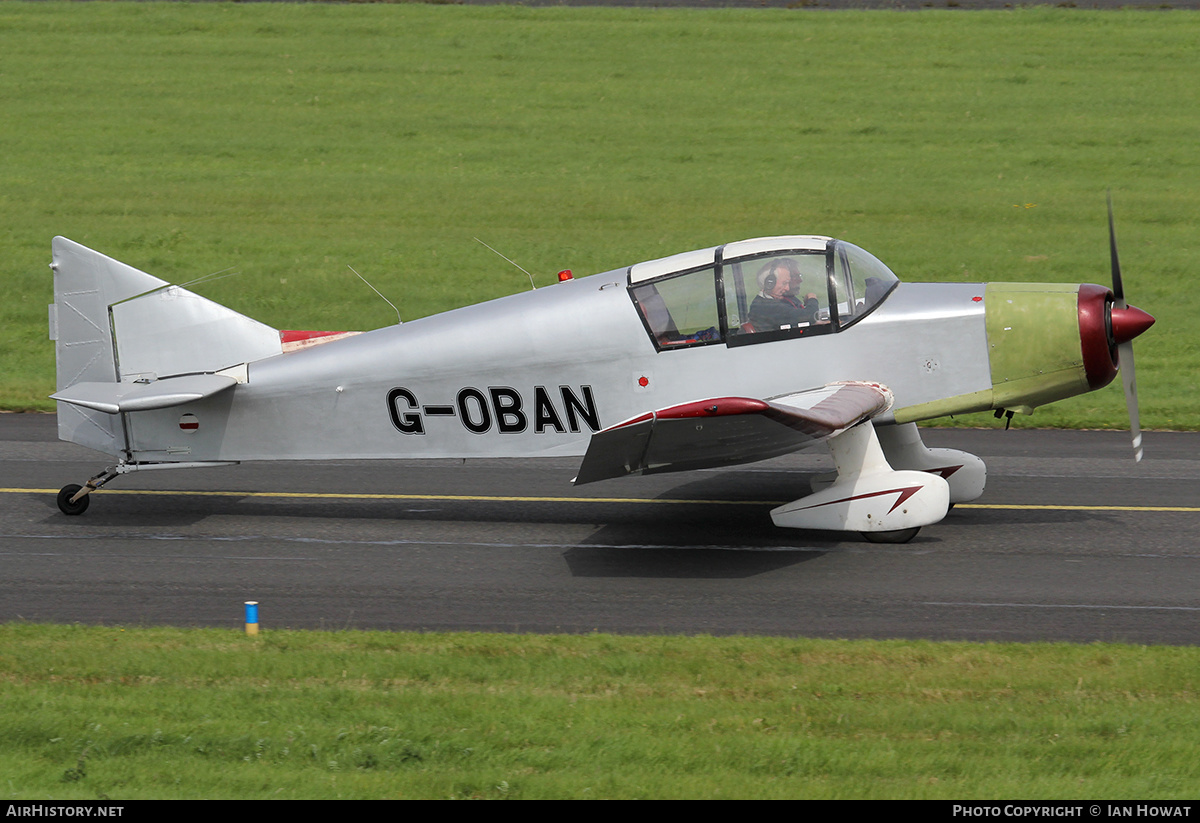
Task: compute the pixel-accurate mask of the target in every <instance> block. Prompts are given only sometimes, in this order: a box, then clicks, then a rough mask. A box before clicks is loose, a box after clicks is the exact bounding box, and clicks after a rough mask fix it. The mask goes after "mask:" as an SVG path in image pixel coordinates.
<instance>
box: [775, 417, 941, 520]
mask: <svg viewBox="0 0 1200 823" xmlns="http://www.w3.org/2000/svg"><path fill="white" fill-rule="evenodd" d="M828 444H829V451H830V454H832V455H833V462H834V464H835V465H836V466H837V474H836V475H835V476H834V482H833V483H832V484H830V485H828V486H825V487H824V488H821V489H819V490H818V491H815V492H814V493H813V494H810V495H809V496H807V497H802V498H800V499H799V500H793V501H792V502H791V503H787V504H785V505H783V506H780V507H778V508H776V509H773V510H772V511H771V519H772V520H774V521H775V525H776V526H784V527H788V528H795V529H828V530H831V531H848V532H849V531H854V532H862V534H863V537H864V538H865V539H867V540H870V541H871V542H873V543H904V542H907V541H909V540H912V538H913V537H915V536H916V534H917V531H918V530H919V529H920V528H921V527H922V526H927V525H929V524H930V523H936V522H938V521H939V520H941V519H942V518H943V517H945V516H946V510H947V508H948V507H949V505H950V487H949V485H948V484H947V483H946V481H945V480H943V479H942V478H941V477H939V476H938V475H935V474H929V473H927V472H922V471H896V470H895V469H893V468H892V466H891V465H889V464H888V461H887V459H886V458H885V457H884V453H883V449H882V448H881V447H880V445H879V438H878V437H877V436H876V434H875V428H874V425H873V424H872V423H871V422H870V421H866V422H864V423H860V424H859V425H857V426H854V427H853V428H850V429H847V430H846V431H844V432H842V433H841V434H839V435H836V436H835V437H832V438H830V440H829V441H828Z"/></svg>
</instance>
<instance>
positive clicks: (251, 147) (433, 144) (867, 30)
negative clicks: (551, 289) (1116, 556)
mask: <svg viewBox="0 0 1200 823" xmlns="http://www.w3.org/2000/svg"><path fill="white" fill-rule="evenodd" d="M1198 76H1200V17H1197V16H1196V15H1194V14H1191V13H1187V12H1156V13H1147V12H1116V11H1114V12H1085V11H1078V10H1056V9H1044V8H1039V9H1017V10H1011V11H1004V12H975V13H970V14H962V13H954V12H934V11H930V12H920V13H891V12H882V11H881V12H837V13H806V12H803V11H795V10H785V9H762V10H734V9H728V10H725V9H716V10H686V9H683V10H678V9H677V10H666V9H601V8H592V9H582V8H574V9H571V8H544V9H527V8H520V7H502V6H501V7H460V6H426V5H365V6H364V5H324V4H321V5H316V4H275V3H268V4H222V3H217V4H213V3H200V4H188V3H57V2H45V3H26V2H0V105H2V106H3V117H2V118H0V260H2V263H0V277H3V282H4V286H5V289H6V291H7V293H8V299H6V300H5V301H3V302H2V303H0V352H2V354H0V357H2V358H3V363H2V368H3V374H4V379H3V381H2V382H3V384H4V385H3V386H2V387H0V408H8V409H47V408H49V407H50V403H49V401H47V400H46V395H47V394H49V393H50V392H51V391H52V390H53V355H52V350H51V345H50V344H49V343H48V342H47V340H46V332H45V327H46V319H45V318H46V310H45V305H46V304H47V303H48V302H50V299H51V293H50V276H49V272H48V270H47V268H46V263H47V262H48V260H49V241H50V238H51V237H52V236H53V235H55V234H62V235H65V236H68V237H71V238H72V239H75V240H77V241H80V242H82V243H85V244H88V245H91V246H93V247H95V248H97V249H99V250H101V251H104V252H105V253H107V254H110V255H111V256H114V257H117V258H119V259H122V260H125V261H127V262H129V263H131V264H133V265H136V266H138V267H139V268H142V269H145V270H147V271H149V272H151V273H153V274H157V275H159V276H161V277H164V278H166V279H169V280H172V281H175V282H187V281H190V280H193V279H195V278H197V277H201V276H204V275H207V274H210V273H213V272H218V271H225V270H231V271H235V272H238V273H240V274H239V276H236V277H229V278H225V279H221V280H217V281H215V282H212V283H211V284H207V285H205V286H203V287H201V288H200V290H201V291H202V292H203V293H205V294H206V295H207V296H209V297H212V298H213V299H216V300H218V301H220V302H223V303H226V304H228V305H230V306H232V307H234V308H236V309H238V310H239V311H242V312H244V313H246V314H249V315H251V316H253V317H256V318H258V319H261V320H263V321H264V322H267V323H270V324H272V325H275V326H279V327H284V328H372V327H376V326H380V325H385V324H387V323H389V322H392V318H393V317H394V315H392V312H391V310H390V309H389V308H388V307H387V306H386V305H385V304H384V303H383V302H382V301H380V300H379V299H378V298H376V297H375V296H374V295H373V294H372V293H371V292H370V291H369V290H368V289H367V288H366V287H365V286H363V285H362V284H360V283H359V282H358V281H357V279H355V278H354V276H353V275H352V274H351V273H350V272H349V270H348V269H347V265H353V266H354V267H355V268H356V269H357V270H359V271H360V272H362V273H363V274H364V275H366V276H367V277H368V278H369V279H370V280H371V281H372V282H373V283H374V284H375V285H376V286H377V287H379V288H380V289H381V290H382V291H383V292H384V293H385V294H387V295H388V296H389V297H390V298H391V299H392V300H393V301H394V302H396V303H398V304H399V306H400V308H401V311H402V313H403V315H404V317H405V318H407V319H411V318H413V317H417V316H421V315H425V314H429V313H432V312H436V311H441V310H445V309H450V308H454V307H456V306H459V305H463V304H467V303H472V302H477V301H478V300H480V299H484V298H489V297H493V296H498V295H501V294H505V293H510V292H513V291H518V290H521V289H522V288H525V287H526V286H527V283H526V281H525V276H524V275H523V274H522V273H521V272H519V271H517V270H516V269H514V268H512V267H511V266H509V265H508V264H506V263H504V262H503V261H501V260H500V259H499V258H497V257H495V256H494V255H492V254H491V253H490V252H488V251H487V250H486V249H484V248H483V247H482V246H480V245H479V244H477V243H475V242H474V241H473V240H472V238H473V237H479V238H481V239H483V240H485V241H487V242H488V243H490V244H491V245H493V246H496V247H497V248H499V249H500V250H502V251H503V252H504V253H505V254H507V255H508V256H510V257H513V258H514V259H515V260H517V261H518V262H519V263H521V264H522V265H523V266H525V267H526V268H528V269H530V270H532V271H534V272H536V273H537V274H538V275H539V277H540V278H541V282H543V283H544V282H548V280H549V279H550V278H551V277H552V275H553V272H555V271H557V270H558V269H560V268H566V267H570V268H572V269H574V270H575V272H576V273H577V274H583V273H591V272H596V271H603V270H606V269H610V268H615V267H617V266H622V265H626V264H629V263H631V262H636V261H639V260H643V259H648V258H652V257H656V256H661V255H664V254H668V253H672V252H675V251H680V250H685V249H689V248H695V247H700V246H704V245H711V244H715V243H719V242H724V241H728V240H733V239H738V238H742V237H748V236H759V235H764V234H775V233H809V232H811V233H825V234H832V235H835V236H840V237H844V238H846V239H848V240H851V241H853V242H855V243H858V244H859V245H862V246H864V247H865V248H867V249H869V250H871V251H873V252H875V253H876V254H877V255H878V256H879V257H881V258H882V259H883V260H885V262H888V263H889V264H890V265H891V266H892V267H893V268H894V269H895V270H896V271H897V273H898V274H900V275H901V277H903V278H906V279H913V280H925V279H931V280H960V279H966V280H988V279H996V280H1028V281H1068V282H1101V283H1103V282H1106V281H1107V278H1108V260H1107V246H1106V244H1107V238H1106V229H1105V222H1104V192H1105V190H1106V189H1108V188H1111V189H1112V190H1113V194H1114V199H1115V201H1116V208H1117V218H1118V235H1119V238H1120V240H1121V244H1122V246H1121V248H1122V255H1123V263H1124V267H1125V272H1126V288H1127V292H1128V294H1129V295H1130V297H1131V299H1132V300H1133V302H1135V303H1137V304H1138V305H1140V306H1142V307H1143V308H1145V309H1147V310H1148V311H1150V312H1151V313H1152V314H1154V315H1156V316H1157V317H1158V321H1159V322H1158V325H1157V326H1156V327H1155V328H1154V329H1153V330H1152V331H1151V332H1150V333H1148V334H1147V335H1145V336H1144V337H1143V338H1142V339H1141V340H1139V341H1138V343H1139V349H1138V376H1139V383H1140V388H1141V396H1142V416H1143V422H1144V424H1146V425H1147V426H1148V427H1158V428H1192V429H1194V428H1197V427H1200V413H1198V412H1197V410H1196V407H1195V404H1194V403H1192V402H1191V395H1192V384H1193V383H1194V379H1195V375H1196V373H1197V372H1198V370H1200V341H1198V336H1197V334H1196V332H1195V328H1194V325H1193V318H1194V317H1195V316H1196V315H1197V313H1198V312H1200V296H1198V292H1197V290H1196V289H1194V288H1191V284H1192V282H1193V281H1194V275H1193V274H1192V269H1193V267H1194V264H1195V259H1196V252H1197V244H1196V234H1195V226H1196V224H1197V218H1198V217H1200V180H1198V174H1197V170H1198V168H1200V143H1198V142H1197V141H1196V139H1195V135H1196V134H1197V133H1198V132H1200V84H1197V83H1196V82H1195V78H1196V77H1198ZM880 356H881V358H886V357H887V356H888V353H887V352H881V353H880ZM847 377H853V375H847ZM1123 416H1124V412H1123V406H1122V400H1121V396H1120V390H1119V388H1116V387H1110V388H1109V389H1107V390H1105V391H1104V392H1101V393H1098V394H1093V395H1089V396H1086V397H1083V398H1077V399H1075V400H1072V401H1068V402H1065V403H1062V404H1060V405H1057V406H1054V407H1049V408H1046V409H1043V410H1039V411H1038V413H1037V414H1036V415H1035V416H1034V417H1033V418H1030V419H1028V420H1020V419H1019V420H1018V421H1017V423H1018V425H1067V426H1094V427H1100V426H1121V425H1123ZM965 422H967V423H972V424H990V422H991V421H990V418H988V417H986V416H984V417H981V416H975V417H973V418H967V419H966V421H965Z"/></svg>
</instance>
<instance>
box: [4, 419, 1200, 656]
mask: <svg viewBox="0 0 1200 823" xmlns="http://www.w3.org/2000/svg"><path fill="white" fill-rule="evenodd" d="M925 437H926V442H927V443H928V444H929V445H931V446H949V447H955V448H964V449H967V450H968V451H972V452H974V453H976V454H979V455H980V456H981V457H983V458H984V460H985V461H986V462H987V464H988V469H989V478H988V488H987V491H986V492H985V494H984V496H983V497H982V498H981V499H980V500H978V501H976V502H975V503H973V504H967V505H960V506H958V507H956V508H955V509H954V511H952V512H951V513H950V515H949V516H948V517H947V518H946V520H944V521H943V522H942V523H940V524H937V525H934V526H928V527H926V528H925V529H923V530H922V532H921V533H920V534H919V535H918V536H917V538H916V539H915V540H913V541H912V542H911V543H908V544H905V545H900V546H878V545H873V544H869V543H865V542H863V541H862V540H861V539H859V538H858V537H856V536H850V537H839V536H837V535H831V534H828V533H821V532H803V531H793V530H787V529H779V528H776V527H775V526H773V525H772V524H771V521H770V518H769V516H768V511H769V510H770V508H772V506H774V505H777V504H778V503H780V502H783V501H786V500H790V499H794V498H795V497H799V496H801V495H803V494H805V493H806V490H807V484H808V478H809V477H810V476H811V475H812V474H813V473H815V472H818V471H823V470H825V469H827V468H828V467H829V466H830V465H831V464H830V462H829V458H828V456H826V455H824V454H817V453H814V454H802V455H793V456H788V457H784V458H778V459H776V460H772V461H768V462H764V463H758V464H754V465H750V466H741V467H735V468H732V469H726V470H720V471H717V470H712V471H700V472H690V473H680V474H667V475H657V476H651V477H638V478H626V479H622V480H612V481H605V482H602V483H596V484H592V485H588V486H582V487H579V488H575V487H573V486H571V484H570V480H571V478H572V477H573V475H574V473H575V469H576V468H577V466H578V461H577V460H574V459H554V460H546V461H535V460H512V461H500V460H468V461H466V462H465V463H463V462H461V461H336V462H328V463H310V462H297V463H273V464H268V463H258V464H249V463H248V464H242V465H240V466H236V467H231V468H222V469H199V470H175V471H160V472H145V473H137V474H132V475H127V476H124V477H122V478H119V479H117V480H115V481H114V482H113V483H112V484H111V485H110V486H109V487H108V488H106V489H105V490H102V491H101V492H99V493H97V494H96V495H95V496H94V498H93V500H92V503H91V506H90V508H89V510H88V511H87V512H86V513H85V514H84V515H82V516H79V517H67V516H64V515H63V514H61V513H60V512H59V511H58V508H57V506H56V504H55V499H54V495H55V492H56V491H57V489H58V488H59V487H61V486H62V485H65V484H66V483H80V482H82V481H83V480H85V479H86V478H87V477H88V476H90V475H92V474H94V473H95V472H96V471H98V470H99V469H101V468H103V466H104V465H105V458H104V457H103V456H102V455H99V454H96V453H94V452H90V451H88V450H86V449H82V448H79V447H76V446H73V445H71V444H66V443H60V442H59V441H58V440H57V439H56V433H55V423H54V418H53V417H52V416H49V415H14V414H5V415H0V470H2V471H3V473H4V477H5V480H4V481H3V483H0V485H2V486H3V487H4V488H2V489H0V564H3V565H2V567H3V569H4V573H3V575H2V576H0V620H6V621H13V620H28V621H37V622H82V623H100V624H122V625H128V624H147V625H154V624H171V625H183V626H229V627H231V628H236V627H239V626H240V625H241V621H242V603H243V602H244V601H247V600H256V601H259V603H260V604H261V605H260V607H259V608H260V612H259V614H260V619H261V621H262V625H263V628H264V630H269V629H270V628H272V627H292V628H324V629H343V628H371V629H413V630H448V629H454V630H482V631H532V632H559V631H561V632H590V631H602V632H619V633H711V634H777V635H795V636H813V637H878V638H885V637H907V638H930V639H965V640H995V641H1027V640H1070V641H1084V642H1086V641H1109V640H1112V641H1127V642H1137V643H1168V644H1189V645H1190V644H1195V643H1197V642H1200V596H1198V587H1200V539H1198V535H1200V434H1198V433H1154V432H1152V433H1148V434H1147V435H1146V455H1147V456H1146V459H1145V460H1144V461H1143V462H1142V463H1140V464H1135V463H1134V462H1133V460H1132V457H1131V452H1130V447H1129V444H1128V435H1127V434H1124V433H1121V432H1071V431H1038V430H1013V431H1008V432H1005V431H1000V430H952V429H951V430H927V431H926V433H925Z"/></svg>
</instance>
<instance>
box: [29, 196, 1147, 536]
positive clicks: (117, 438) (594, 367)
mask: <svg viewBox="0 0 1200 823" xmlns="http://www.w3.org/2000/svg"><path fill="white" fill-rule="evenodd" d="M1109 231H1110V246H1111V254H1112V281H1113V285H1112V289H1111V290H1110V289H1108V288H1105V287H1103V286H1096V285H1077V284H1069V285H1064V284H1032V283H986V284H984V283H957V284H948V283H943V284H923V283H901V282H900V281H899V279H898V278H897V277H896V275H895V274H893V273H892V272H891V270H889V269H888V267H887V266H885V265H884V264H883V263H881V262H880V261H879V260H877V259H876V258H875V257H873V256H872V255H870V254H869V253H867V252H866V251H863V250H862V249H860V248H858V247H857V246H854V245H852V244H850V243H847V242H843V241H840V240H835V239H832V238H829V237H816V236H785V237H762V238H756V239H752V240H742V241H739V242H734V243H727V244H725V245H722V246H714V247H712V248H707V249H700V250H697V251H690V252H685V253H683V254H676V255H674V256H671V257H665V258H662V259H659V260H651V261H648V262H644V263H638V264H636V265H632V266H629V267H627V268H623V269H617V270H615V271H609V272H605V273H603V274H596V275H592V276H589V277H581V278H578V279H573V278H571V277H570V274H569V272H563V273H562V274H561V275H560V281H561V282H559V283H558V284H556V285H553V286H550V287H546V288H541V289H537V290H534V291H529V292H525V293H522V294H516V295H512V296H509V297H505V298H501V299H499V300H494V301H490V302H487V303H483V304H479V305H474V306H468V307H466V308H461V309H456V310H454V311H449V312H446V313H444V314H438V315H434V316H431V317H425V318H422V319H420V320H414V321H412V322H408V323H403V324H398V325H395V326H390V327H386V328H381V329H376V330H375V331H369V332H365V333H353V334H351V333H334V332H294V331H279V330H276V329H273V328H271V327H269V326H266V325H264V324H262V323H258V322H256V321H254V320H251V319H250V318H247V317H244V316H243V315H240V314H238V313H237V312H235V311H233V310H231V309H228V308H226V307H224V306H221V305H219V304H217V303H214V302H212V301H210V300H207V299H205V298H203V297H201V296H199V295H197V294H194V293H193V292H190V291H188V290H187V289H184V288H181V287H179V286H174V285H171V284H169V283H167V282H165V281H163V280H160V279H158V278H156V277H153V276H151V275H149V274H146V273H144V272H141V271H139V270H137V269H135V268H132V267H130V266H127V265H125V264H123V263H119V262H117V261H116V260H113V259H111V258H109V257H106V256H104V255H103V254H100V253H98V252H95V251H92V250H90V249H87V248H85V247H83V246H81V245H79V244H78V243H74V242H72V241H70V240H67V239H65V238H62V237H56V238H55V239H54V242H53V263H52V264H51V268H52V269H53V270H54V303H53V305H51V306H50V330H51V338H52V339H54V340H55V341H56V349H55V351H56V359H57V373H58V385H57V391H56V392H55V394H53V395H52V397H53V398H54V399H55V400H57V401H58V429H59V437H60V438H61V439H63V440H68V441H71V442H73V443H78V444H80V445H83V446H87V447H89V448H91V449H95V450H97V451H100V452H104V453H105V454H108V455H111V456H112V457H114V458H115V459H116V462H115V464H114V465H112V466H109V467H108V468H106V469H105V470H104V471H102V472H100V473H98V474H97V475H95V476H94V477H92V478H91V479H89V480H88V481H87V482H86V483H85V484H84V485H83V486H79V485H74V484H72V485H68V486H65V487H64V488H63V489H62V491H61V492H59V495H58V505H59V508H60V509H61V510H62V511H63V512H64V513H66V514H81V513H82V512H83V511H84V510H85V509H86V508H87V506H88V501H89V499H90V498H89V497H88V494H89V493H90V492H92V491H94V490H96V489H98V488H100V487H101V486H103V485H104V484H106V483H108V482H109V481H110V480H112V479H113V478H115V477H117V476H119V475H122V474H126V473H128V472H134V471H144V470H147V469H160V468H184V467H198V466H214V465H228V464H233V463H237V462H239V461H243V460H321V459H361V458H383V459H387V458H414V457H430V458H440V457H457V458H468V457H528V456H558V457H561V456H568V455H582V456H583V461H582V463H581V465H580V467H579V472H578V476H577V477H576V478H575V481H574V482H575V483H577V484H578V483H591V482H593V481H597V480H604V479H607V478H615V477H619V476H622V475H627V474H641V473H651V472H668V471H682V470H688V469H698V468H705V467H714V466H728V465H733V464H738V463H747V462H751V461H756V460H762V459H765V458H769V457H774V456H777V455H782V454H786V453H788V452H794V451H798V450H801V449H805V448H808V447H811V446H816V445H818V444H821V443H825V444H827V445H828V447H829V450H830V452H832V455H833V458H834V463H835V465H836V467H837V470H836V472H834V473H831V474H829V475H827V476H824V477H819V478H817V480H816V481H814V484H813V485H814V489H813V493H812V494H809V495H808V496H806V497H802V498H800V499H799V500H795V501H793V502H791V503H787V504H785V505H782V506H779V507H778V508H776V509H774V510H773V511H772V512H771V516H772V518H773V520H774V522H775V523H776V524H777V525H779V526H787V527H793V528H799V529H826V530H833V531H853V532H861V533H862V534H863V535H864V536H865V537H866V538H867V539H869V540H873V541H877V542H902V541H906V540H909V539H911V538H912V537H913V536H914V535H915V534H916V533H917V531H918V529H920V528H921V527H922V526H925V525H929V524H931V523H936V522H938V521H939V520H941V519H942V518H943V517H945V515H946V512H947V510H948V508H949V507H950V506H951V505H952V504H954V503H957V502H962V501H968V500H973V499H975V498H977V497H978V496H979V495H980V494H981V493H982V492H983V488H984V481H985V478H986V469H985V467H984V464H983V461H982V460H980V459H979V458H978V457H976V456H974V455H971V454H967V453H965V452H961V451H955V450H950V449H929V448H926V447H925V445H924V444H923V443H922V441H921V437H920V434H919V432H918V429H917V425H916V423H917V421H919V420H928V419H931V418H937V417H942V416H945V415H950V414H965V413H968V412H980V411H988V410H994V411H995V412H996V414H997V415H998V416H999V415H1000V414H1002V413H1004V412H1007V413H1008V414H1009V415H1010V416H1011V414H1012V413H1013V412H1014V411H1018V412H1030V411H1032V410H1033V408H1034V407H1036V406H1040V405H1042V404H1045V403H1050V402H1053V401H1055V400H1059V399H1062V398H1064V397H1070V396H1072V395H1076V394H1081V393H1084V392H1087V391H1091V390H1094V389H1098V388H1100V387H1102V386H1105V385H1107V384H1108V383H1109V382H1110V381H1111V380H1112V379H1113V377H1114V376H1115V375H1116V374H1117V370H1118V366H1122V367H1123V368H1122V371H1123V372H1124V374H1125V389H1126V396H1127V400H1128V404H1129V410H1130V417H1131V423H1132V426H1133V430H1134V445H1135V449H1137V456H1138V458H1139V459H1140V456H1141V454H1140V435H1139V433H1138V430H1137V407H1136V393H1135V391H1134V385H1133V351H1132V345H1131V342H1130V341H1132V340H1133V338H1135V337H1137V336H1138V335H1139V334H1141V333H1142V332H1143V331H1145V330H1146V329H1147V328H1149V327H1150V325H1151V324H1152V323H1153V322H1154V318H1152V317H1151V316H1150V315H1148V314H1147V313H1145V312H1144V311H1141V310H1140V309H1137V308H1135V307H1133V306H1128V305H1126V303H1125V299H1124V294H1123V289H1122V285H1121V278H1120V268H1119V264H1118V262H1117V253H1116V242H1115V240H1113V239H1112V237H1113V235H1112V211H1111V206H1110V209H1109Z"/></svg>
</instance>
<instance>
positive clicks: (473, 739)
mask: <svg viewBox="0 0 1200 823" xmlns="http://www.w3.org/2000/svg"><path fill="white" fill-rule="evenodd" d="M1198 655H1200V651H1198V650H1197V649H1194V648H1145V647H1133V646H1116V645H1099V644H1098V645H1092V646H1072V645H1067V644H1032V645H1015V644H1014V645H1002V644H966V643H941V644H936V643H921V642H898V641H896V642H892V641H889V642H867V641H855V642H837V641H824V640H789V639H779V638H711V637H694V638H687V637H674V638H663V637H646V638H620V637H612V636H607V635H590V636H583V637H570V636H517V637H508V636H493V635H475V634H438V635H413V634H403V633H369V632H336V633H330V632H273V631H268V632H266V633H265V634H263V635H260V636H259V637H258V638H255V639H251V638H246V637H243V636H241V634H240V633H239V632H237V631H235V630H209V629H206V630H181V629H134V628H130V629H124V628H120V627H93V628H85V627H80V626H32V625H26V624H7V625H0V794H3V796H4V797H6V798H8V799H11V800H16V799H54V800H70V799H97V798H108V799H111V800H129V799H135V798H197V797H203V798H420V797H430V798H475V797H482V798H526V799H532V798H547V797H554V798H675V797H688V798H738V797H760V798H788V797H790V798H944V799H958V800H965V799H981V798H982V799H986V798H1008V799H1017V798H1020V799H1026V800H1035V799H1045V798H1089V799H1113V800H1119V799H1139V800H1142V801H1145V800H1151V799H1165V798H1177V799H1189V800H1190V799H1194V798H1195V795H1196V786H1197V785H1198V783H1200V762H1198V761H1197V759H1196V757H1195V728H1196V722H1197V719H1198V711H1200V699H1198V697H1197V693H1196V689H1195V672H1196V670H1197V666H1198V665H1200V659H1198Z"/></svg>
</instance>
